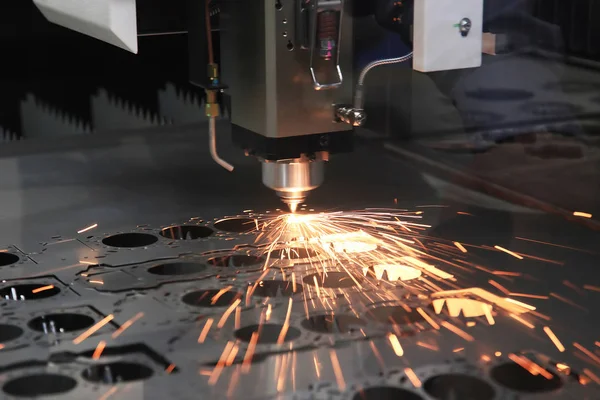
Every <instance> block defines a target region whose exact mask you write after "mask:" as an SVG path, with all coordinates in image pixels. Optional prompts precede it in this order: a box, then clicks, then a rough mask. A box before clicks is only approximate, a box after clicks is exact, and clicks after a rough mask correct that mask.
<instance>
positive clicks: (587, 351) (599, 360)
mask: <svg viewBox="0 0 600 400" xmlns="http://www.w3.org/2000/svg"><path fill="white" fill-rule="evenodd" d="M573 346H574V347H575V348H577V349H579V350H581V352H583V354H585V355H586V356H588V357H589V358H590V359H591V360H592V361H594V362H595V363H596V364H598V365H600V358H598V356H597V355H595V354H594V353H592V352H591V351H589V350H588V349H586V348H585V347H583V346H582V345H580V344H579V343H577V342H575V343H573Z"/></svg>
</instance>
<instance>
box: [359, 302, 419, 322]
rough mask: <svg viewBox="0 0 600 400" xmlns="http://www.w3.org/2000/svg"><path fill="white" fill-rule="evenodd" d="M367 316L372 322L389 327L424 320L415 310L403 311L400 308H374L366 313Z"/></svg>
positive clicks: (402, 308)
mask: <svg viewBox="0 0 600 400" xmlns="http://www.w3.org/2000/svg"><path fill="white" fill-rule="evenodd" d="M409 310H410V311H409ZM367 316H368V317H369V318H370V319H372V320H374V321H377V322H382V323H385V324H390V325H411V324H414V323H415V322H423V321H425V318H423V316H422V315H421V314H420V313H419V312H417V311H416V310H414V309H412V308H409V309H405V308H404V307H402V306H382V307H375V308H373V309H371V310H369V311H367Z"/></svg>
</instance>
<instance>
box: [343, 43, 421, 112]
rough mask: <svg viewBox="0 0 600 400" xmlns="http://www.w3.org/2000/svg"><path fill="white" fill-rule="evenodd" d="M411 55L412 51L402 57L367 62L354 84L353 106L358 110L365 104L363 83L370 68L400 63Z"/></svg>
mask: <svg viewBox="0 0 600 400" xmlns="http://www.w3.org/2000/svg"><path fill="white" fill-rule="evenodd" d="M412 57H413V52H412V51H411V52H410V53H408V54H406V55H404V56H402V57H396V58H386V59H383V60H377V61H373V62H371V63H369V64H367V66H366V67H364V68H363V70H362V71H361V72H360V75H359V76H358V83H357V84H356V91H355V94H354V108H356V109H358V110H362V109H363V108H364V105H365V98H364V83H365V79H366V78H367V74H368V73H369V72H370V71H371V70H372V69H374V68H377V67H379V66H381V65H391V64H400V63H403V62H405V61H408V60H410V59H411V58H412Z"/></svg>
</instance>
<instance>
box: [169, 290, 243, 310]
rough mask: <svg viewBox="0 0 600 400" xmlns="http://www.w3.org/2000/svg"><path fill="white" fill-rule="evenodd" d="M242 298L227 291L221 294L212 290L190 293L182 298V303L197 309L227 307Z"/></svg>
mask: <svg viewBox="0 0 600 400" xmlns="http://www.w3.org/2000/svg"><path fill="white" fill-rule="evenodd" d="M241 298H242V294H241V293H238V292H232V291H227V292H223V293H221V291H220V290H217V289H212V290H197V291H195V292H191V293H188V294H186V295H185V296H183V297H182V298H181V301H183V302H184V303H185V304H188V305H190V306H195V307H225V306H228V305H231V304H233V303H234V302H235V301H236V300H237V299H241Z"/></svg>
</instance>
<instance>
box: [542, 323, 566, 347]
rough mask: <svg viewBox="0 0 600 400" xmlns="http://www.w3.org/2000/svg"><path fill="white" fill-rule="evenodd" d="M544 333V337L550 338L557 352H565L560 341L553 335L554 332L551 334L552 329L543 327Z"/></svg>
mask: <svg viewBox="0 0 600 400" xmlns="http://www.w3.org/2000/svg"><path fill="white" fill-rule="evenodd" d="M544 332H546V335H548V337H549V338H550V340H552V343H554V345H555V346H556V348H557V349H558V351H560V352H561V353H562V352H563V351H565V346H563V344H562V343H561V342H560V340H559V339H558V337H557V336H556V335H555V334H554V332H552V329H550V327H549V326H545V327H544Z"/></svg>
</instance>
